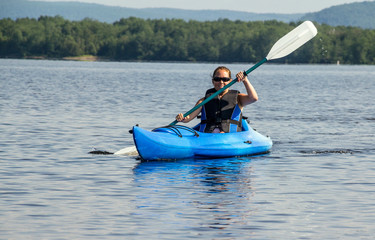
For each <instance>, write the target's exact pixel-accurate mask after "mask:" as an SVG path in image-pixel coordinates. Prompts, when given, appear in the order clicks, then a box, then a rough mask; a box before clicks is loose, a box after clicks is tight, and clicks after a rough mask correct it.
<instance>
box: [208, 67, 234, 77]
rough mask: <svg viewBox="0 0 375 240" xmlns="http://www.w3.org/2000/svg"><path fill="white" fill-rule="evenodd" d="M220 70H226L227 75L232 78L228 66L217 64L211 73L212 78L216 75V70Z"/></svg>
mask: <svg viewBox="0 0 375 240" xmlns="http://www.w3.org/2000/svg"><path fill="white" fill-rule="evenodd" d="M220 70H224V71H227V72H228V74H229V77H230V78H232V73H231V72H230V70H229V68H227V67H224V66H219V67H217V68H216V69H215V71H214V73H213V75H212V78H214V77H215V75H216V73H217V72H218V71H220Z"/></svg>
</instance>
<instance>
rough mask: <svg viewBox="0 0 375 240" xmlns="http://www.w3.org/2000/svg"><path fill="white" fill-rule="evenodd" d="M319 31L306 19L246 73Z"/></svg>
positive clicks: (280, 55)
mask: <svg viewBox="0 0 375 240" xmlns="http://www.w3.org/2000/svg"><path fill="white" fill-rule="evenodd" d="M317 33H318V30H317V29H316V27H315V26H314V24H313V23H312V22H310V21H305V22H303V23H302V24H300V25H299V26H297V27H296V28H295V29H293V30H292V31H290V32H289V33H288V34H286V35H285V36H284V37H282V38H280V39H279V40H278V41H277V42H276V43H275V44H274V45H273V46H272V48H271V50H270V52H269V53H268V55H267V57H265V58H263V59H262V60H261V61H259V62H258V63H256V64H255V65H254V66H253V67H251V68H249V69H248V70H247V71H246V74H249V73H251V72H252V71H254V70H255V69H256V68H258V67H259V66H260V65H262V64H263V63H265V62H267V61H270V60H273V59H278V58H282V57H285V56H287V55H289V54H290V53H292V52H294V51H295V50H296V49H298V48H299V47H301V46H302V45H303V44H305V43H306V42H308V41H309V40H310V39H312V38H313V37H315V35H316V34H317ZM236 82H237V78H236V79H234V80H233V81H231V82H230V83H228V84H227V85H226V86H225V87H223V88H222V89H220V90H219V91H217V92H215V93H214V94H212V95H211V96H209V97H208V98H206V99H205V100H204V101H203V102H201V103H200V104H198V105H196V106H195V107H193V108H192V109H191V110H190V111H188V112H186V113H185V114H184V117H187V116H189V115H190V114H191V113H193V112H194V111H195V110H197V109H198V108H200V107H201V106H203V105H204V104H206V103H207V102H209V101H210V100H211V99H213V98H214V97H216V96H217V95H219V94H220V93H222V92H223V91H225V89H227V88H229V87H230V86H232V85H233V84H235V83H236ZM176 123H178V122H177V120H175V121H174V122H172V123H170V124H169V125H170V126H171V125H176Z"/></svg>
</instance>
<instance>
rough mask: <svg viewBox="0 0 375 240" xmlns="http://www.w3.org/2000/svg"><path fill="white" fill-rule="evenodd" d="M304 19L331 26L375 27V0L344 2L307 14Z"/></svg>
mask: <svg viewBox="0 0 375 240" xmlns="http://www.w3.org/2000/svg"><path fill="white" fill-rule="evenodd" d="M302 19H306V20H312V21H316V22H318V23H325V24H328V25H330V26H353V27H361V28H368V29H375V1H368V2H360V3H351V4H343V5H339V6H334V7H330V8H326V9H324V10H322V11H319V12H315V13H309V14H306V15H305V16H304V17H303V18H302Z"/></svg>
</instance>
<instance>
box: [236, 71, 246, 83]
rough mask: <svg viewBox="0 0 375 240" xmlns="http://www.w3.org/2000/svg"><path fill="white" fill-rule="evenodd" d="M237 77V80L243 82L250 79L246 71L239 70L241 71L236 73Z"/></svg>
mask: <svg viewBox="0 0 375 240" xmlns="http://www.w3.org/2000/svg"><path fill="white" fill-rule="evenodd" d="M236 77H237V81H238V82H243V81H246V80H248V79H247V75H246V73H245V72H239V73H237V74H236Z"/></svg>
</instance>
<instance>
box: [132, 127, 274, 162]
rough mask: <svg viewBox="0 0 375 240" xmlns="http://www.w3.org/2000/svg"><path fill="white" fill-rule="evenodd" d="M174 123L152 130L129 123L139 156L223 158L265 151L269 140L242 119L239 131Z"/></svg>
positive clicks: (150, 158) (145, 157)
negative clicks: (215, 130) (211, 130)
mask: <svg viewBox="0 0 375 240" xmlns="http://www.w3.org/2000/svg"><path fill="white" fill-rule="evenodd" d="M196 129H199V124H198V125H197V126H195V127H194V128H189V127H186V126H181V125H175V126H167V127H161V128H156V129H154V130H152V131H148V130H145V129H142V128H140V127H138V126H134V127H133V139H134V143H135V146H136V148H137V150H138V153H139V155H140V156H141V158H142V159H143V160H162V159H184V158H223V157H234V156H244V155H257V154H262V153H267V152H268V151H269V150H270V149H271V147H272V140H271V139H270V138H269V137H265V136H263V135H262V134H260V133H258V132H256V131H255V130H254V129H253V128H251V127H250V126H249V124H248V123H247V121H246V120H242V130H243V131H242V132H234V133H203V132H198V131H197V130H196Z"/></svg>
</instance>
